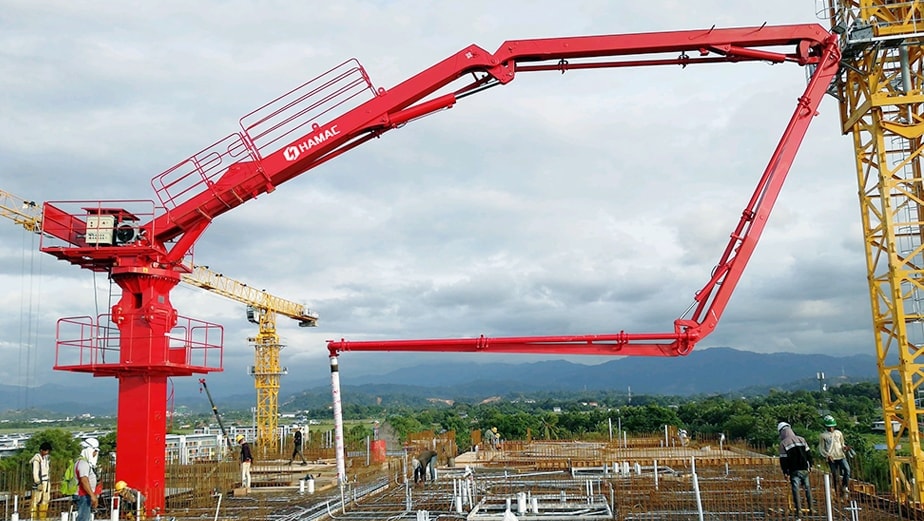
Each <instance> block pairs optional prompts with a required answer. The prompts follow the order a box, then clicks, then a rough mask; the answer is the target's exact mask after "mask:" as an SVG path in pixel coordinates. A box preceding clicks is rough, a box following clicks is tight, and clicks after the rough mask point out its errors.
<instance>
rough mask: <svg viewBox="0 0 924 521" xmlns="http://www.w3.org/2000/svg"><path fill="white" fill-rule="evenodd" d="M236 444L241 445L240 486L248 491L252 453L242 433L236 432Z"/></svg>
mask: <svg viewBox="0 0 924 521" xmlns="http://www.w3.org/2000/svg"><path fill="white" fill-rule="evenodd" d="M235 439H236V440H237V443H238V445H240V446H241V487H243V488H244V489H246V490H247V491H248V492H249V491H250V465H251V464H252V463H253V454H251V452H250V444H249V443H247V440H245V439H244V435H243V434H238V435H237V438H235Z"/></svg>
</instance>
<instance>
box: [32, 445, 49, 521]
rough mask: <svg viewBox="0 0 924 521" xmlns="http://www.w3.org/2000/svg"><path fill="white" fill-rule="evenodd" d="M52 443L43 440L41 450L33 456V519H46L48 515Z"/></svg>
mask: <svg viewBox="0 0 924 521" xmlns="http://www.w3.org/2000/svg"><path fill="white" fill-rule="evenodd" d="M49 454H51V443H49V442H47V441H43V442H42V444H41V445H40V446H39V451H38V452H36V453H35V455H34V456H32V459H31V460H29V463H30V464H31V465H32V506H31V508H30V510H29V512H30V514H31V518H32V519H45V518H46V517H47V516H48V503H49V502H50V501H51V482H50V481H49V479H48V470H49V464H50V460H51V458H50V457H49V456H48V455H49Z"/></svg>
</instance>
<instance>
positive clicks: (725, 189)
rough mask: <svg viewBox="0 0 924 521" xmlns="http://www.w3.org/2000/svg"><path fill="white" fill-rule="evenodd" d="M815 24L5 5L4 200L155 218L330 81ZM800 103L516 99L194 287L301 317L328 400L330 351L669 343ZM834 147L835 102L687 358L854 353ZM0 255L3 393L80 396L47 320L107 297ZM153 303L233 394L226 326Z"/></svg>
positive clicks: (410, 359)
mask: <svg viewBox="0 0 924 521" xmlns="http://www.w3.org/2000/svg"><path fill="white" fill-rule="evenodd" d="M820 7H821V2H813V1H810V0H780V1H775V2H766V1H757V0H737V1H735V2H724V1H717V0H702V1H697V2H687V1H679V0H649V1H647V2H623V1H612V0H608V1H580V0H575V1H569V2H561V1H542V0H532V1H514V0H510V1H504V2H494V1H487V0H471V1H467V2H449V1H446V2H425V1H393V2H389V1H358V0H342V1H337V2H280V1H265V2H249V1H239V0H238V1H208V0H206V1H198V2H189V1H176V0H162V1H158V2H103V1H92V0H91V1H82V2H74V1H63V0H47V1H42V2H35V1H32V0H0V104H2V117H0V164H2V168H0V188H2V189H4V190H7V191H10V192H12V193H14V194H17V195H19V196H22V197H24V198H26V199H34V200H36V201H46V200H101V199H154V194H153V191H152V189H151V186H150V179H151V178H152V177H154V176H155V175H157V174H159V173H160V172H161V171H163V170H165V169H166V168H169V167H170V166H172V165H174V164H176V163H177V162H179V161H181V160H183V159H185V158H186V157H188V156H189V155H191V154H193V153H195V152H196V151H198V150H201V149H203V148H205V147H206V146H208V145H209V144H210V143H213V142H214V141H216V140H218V139H219V138H221V137H223V136H226V135H228V134H230V133H231V132H234V131H236V129H237V128H238V127H237V125H238V119H239V118H240V117H241V116H243V115H244V114H246V113H248V112H250V111H251V110H253V109H255V108H256V107H258V106H260V105H262V104H263V103H265V102H267V101H270V100H272V99H273V98H275V97H276V96H278V95H280V94H282V93H284V92H286V91H288V90H289V89H291V88H293V87H295V86H297V85H299V84H301V83H303V82H305V81H307V80H309V79H311V78H313V77H315V76H317V75H319V74H321V73H323V72H324V71H326V70H328V69H329V68H331V67H333V66H334V65H336V64H338V63H340V62H342V61H344V60H346V59H348V58H353V57H355V58H357V59H358V60H359V61H360V62H361V63H362V64H363V65H364V66H365V68H366V70H367V71H368V73H369V75H370V77H371V79H372V81H373V82H374V84H375V85H376V86H377V87H384V88H386V89H387V88H390V87H391V86H393V85H395V84H397V83H399V82H401V81H403V80H405V79H406V78H408V77H409V76H411V75H413V74H415V73H417V72H419V71H421V70H423V69H425V68H426V67H429V66H430V65H432V64H434V63H436V62H437V61H439V60H441V59H443V58H445V57H447V56H449V55H451V54H453V53H455V52H456V51H458V50H460V49H462V48H464V47H465V46H467V45H469V44H472V43H475V44H477V45H479V46H481V47H483V48H485V49H487V50H489V51H492V52H493V51H494V50H495V49H497V47H498V45H500V43H501V42H503V41H504V40H507V39H522V38H540V37H542V38H544V37H555V36H577V35H588V34H612V33H632V32H647V31H669V30H683V29H698V28H709V27H711V26H713V25H715V26H717V27H735V26H757V25H761V24H763V23H765V22H766V23H768V24H790V23H813V22H814V23H820V24H822V25H824V26H827V22H826V21H825V20H822V19H819V18H818V17H817V16H816V13H817V12H819V11H820ZM804 86H805V71H804V70H802V69H801V68H800V67H798V66H795V65H791V64H787V65H774V66H771V65H768V64H763V63H748V64H719V65H708V66H701V67H688V68H686V69H680V68H679V67H667V68H658V69H619V70H603V71H600V70H598V71H574V72H569V73H567V74H565V75H561V74H559V73H557V72H554V73H531V74H521V75H519V76H518V77H517V79H516V80H515V81H513V82H512V83H511V84H509V85H507V86H504V87H501V88H495V89H491V90H489V91H487V92H485V93H482V94H479V95H476V96H472V97H470V98H467V99H465V100H462V101H461V102H460V103H459V104H458V105H456V106H455V107H454V108H452V109H451V110H448V111H443V112H440V113H438V114H435V115H433V116H430V117H427V118H423V119H421V120H418V121H414V122H412V123H411V124H408V125H407V126H406V127H404V128H401V129H398V130H394V131H391V132H389V133H387V134H385V135H384V136H383V137H382V138H381V139H377V140H374V141H372V142H370V143H367V144H365V145H363V146H361V147H359V148H357V149H355V150H353V151H351V152H349V153H347V154H345V155H344V156H342V157H340V158H337V159H335V160H333V161H331V162H329V163H327V164H325V165H323V166H321V167H319V168H317V169H315V170H312V171H310V172H308V173H306V174H304V175H302V176H300V177H298V178H296V179H294V180H292V181H290V182H288V183H286V184H283V185H282V186H281V187H279V189H278V190H276V191H275V192H274V193H272V194H268V195H265V196H262V197H260V198H259V199H257V200H255V201H251V202H248V203H247V204H245V205H243V206H242V207H239V208H237V209H235V210H234V211H232V212H229V213H227V214H225V215H222V216H221V217H219V218H218V219H216V221H215V222H214V223H213V224H212V226H211V227H210V228H209V229H208V231H207V232H206V233H205V235H204V236H203V238H202V239H201V240H200V242H199V243H198V245H197V247H196V250H195V253H196V258H195V261H196V263H198V264H203V265H208V266H210V267H211V268H212V269H213V270H215V271H219V272H221V273H224V274H225V275H228V276H231V277H234V278H236V279H238V280H242V281H244V282H247V283H248V284H251V285H253V286H256V287H260V288H265V289H267V290H268V291H270V292H272V293H274V294H276V295H279V296H281V297H285V298H288V299H291V300H295V301H299V302H304V303H305V304H307V305H308V306H309V307H310V308H311V309H313V310H315V311H317V312H318V313H319V314H320V317H321V319H320V322H319V327H318V328H316V329H311V330H309V329H299V328H296V327H295V325H294V324H292V323H289V321H287V319H284V318H280V319H279V320H280V331H281V333H282V335H283V339H284V342H285V343H286V345H287V347H286V348H285V350H284V351H283V364H284V365H286V366H287V367H288V369H289V371H290V374H292V373H298V374H300V375H304V376H312V377H313V376H317V377H323V376H324V374H325V373H326V371H327V351H326V349H325V343H324V340H326V339H329V338H341V337H343V338H347V339H350V340H361V339H371V338H379V339H386V338H393V339H398V338H430V337H459V336H477V335H479V334H485V335H488V336H511V335H545V334H572V333H574V334H584V333H609V332H617V331H619V330H626V331H628V332H651V331H668V330H670V329H671V328H672V323H673V320H674V319H675V318H677V317H679V316H680V315H681V314H682V313H683V312H684V310H685V309H686V308H687V306H688V305H689V304H690V303H691V301H692V297H693V295H694V293H695V291H697V290H698V289H699V288H700V287H701V286H702V285H703V284H704V283H705V281H706V280H707V278H708V277H709V274H710V272H711V270H712V268H713V266H714V265H715V263H716V261H717V260H718V258H719V255H720V254H721V251H722V248H723V247H724V246H725V244H726V242H727V239H728V236H729V233H730V232H731V231H732V229H733V228H734V226H735V225H736V223H737V220H738V217H739V216H740V214H741V210H742V209H743V208H744V206H745V204H746V202H747V200H748V198H749V197H750V195H751V192H752V190H753V187H754V185H755V183H756V181H757V179H758V177H759V175H760V173H761V171H762V170H763V168H764V166H765V164H766V161H767V159H768V158H769V156H770V154H771V152H772V150H773V148H774V146H775V145H776V142H777V140H778V139H779V137H780V135H781V133H782V131H783V129H784V127H785V125H786V122H787V120H788V119H789V117H790V115H791V113H792V111H793V109H794V107H795V103H796V99H797V97H798V96H799V95H800V94H801V92H802V89H803V88H804ZM838 128H839V125H838V115H837V103H836V100H834V99H833V98H828V99H826V100H825V101H824V102H823V104H822V106H821V111H820V115H819V117H817V118H816V120H815V121H814V123H813V125H812V128H811V129H810V131H809V135H808V138H807V139H806V141H805V143H804V144H803V146H802V148H801V151H800V153H799V156H798V158H797V160H796V162H795V164H794V167H793V170H792V172H791V174H790V177H789V180H788V181H787V184H786V186H785V187H784V189H783V193H782V196H781V197H780V199H779V201H778V203H777V205H776V208H775V210H774V212H773V215H772V217H771V219H770V223H769V225H768V227H767V230H766V232H765V234H764V237H763V239H762V241H761V243H760V245H759V246H758V248H757V251H756V253H755V255H754V257H753V258H752V260H751V262H750V265H749V267H748V269H747V270H746V271H745V273H744V276H743V279H742V280H741V283H740V285H739V287H738V289H737V291H736V293H735V295H734V296H733V298H732V300H731V302H730V305H729V307H728V309H727V312H726V314H725V316H724V318H723V320H722V322H720V324H719V326H718V328H717V330H716V331H715V333H713V334H712V335H711V336H710V337H708V338H707V339H706V340H705V341H703V342H702V343H701V344H700V345H699V347H698V349H705V348H709V347H713V346H729V347H734V348H738V349H744V350H751V351H756V352H798V353H825V354H831V355H849V354H858V353H867V354H873V353H874V347H873V336H872V332H871V325H870V324H871V319H870V313H869V302H868V292H867V289H866V282H865V268H864V265H865V263H864V254H863V249H862V232H861V227H860V222H859V211H858V202H857V195H856V192H857V187H856V176H855V173H854V168H853V160H852V157H853V151H852V146H851V142H850V140H849V138H847V137H844V136H842V135H841V134H840V132H839V130H838ZM0 240H2V244H3V248H2V251H0V284H2V287H3V288H4V291H3V292H2V293H0V357H2V359H3V360H4V361H7V360H9V361H13V360H15V361H16V363H4V364H0V381H3V382H4V383H21V384H29V385H38V384H42V383H47V382H51V381H65V379H66V378H83V379H86V378H89V377H87V376H83V375H69V376H68V375H62V374H60V373H56V372H54V371H52V370H51V366H52V365H53V356H54V335H55V322H56V320H57V319H58V318H61V317H66V316H78V315H95V314H97V313H102V312H106V310H107V309H108V308H109V306H111V304H112V303H113V302H114V300H115V299H116V298H117V297H112V296H110V292H111V291H112V289H111V288H110V285H109V282H108V280H107V279H106V277H105V275H96V276H95V277H94V275H92V274H91V273H90V272H88V271H85V270H79V269H77V268H75V267H73V266H70V265H68V264H65V263H63V262H61V261H56V260H54V259H53V258H51V257H50V256H47V255H43V254H40V253H37V252H36V250H37V249H38V243H37V238H36V237H35V236H33V235H30V234H28V233H26V232H24V231H22V230H20V229H19V228H17V227H16V226H15V225H13V223H12V222H7V223H6V224H4V225H2V226H0ZM173 303H174V305H175V306H176V308H177V309H178V310H179V313H180V314H181V315H185V316H190V317H195V318H198V319H201V320H208V321H213V322H217V323H220V324H222V325H223V326H224V327H225V328H226V329H225V338H226V342H225V346H226V347H225V366H226V371H225V373H223V374H220V375H215V376H214V377H212V378H213V379H215V380H217V381H218V382H223V383H224V384H225V385H241V383H242V382H249V379H248V378H247V377H246V376H245V368H246V366H248V365H250V364H251V363H252V356H253V355H252V350H251V348H250V346H249V345H248V343H247V340H246V339H247V337H249V336H253V335H254V334H255V326H253V325H252V324H249V323H248V322H247V321H246V319H245V317H244V311H243V306H242V305H240V304H237V303H234V302H231V301H228V300H225V299H222V298H221V297H218V296H215V295H213V294H210V293H207V292H204V291H202V290H197V289H193V288H190V287H186V286H183V285H181V286H180V287H178V288H177V289H176V290H175V291H174V293H173ZM445 356H446V355H433V356H428V357H423V356H419V355H416V356H415V355H411V354H389V355H369V354H362V353H346V354H344V356H343V357H342V360H341V367H342V368H343V374H344V379H346V378H348V375H349V372H351V371H352V372H354V374H359V373H369V372H374V371H382V370H385V369H387V368H388V367H393V366H396V365H409V364H412V363H417V361H418V360H423V359H426V360H431V361H432V360H440V359H441V358H440V357H445ZM471 356H473V355H471ZM492 356H493V357H496V356H497V355H483V356H482V357H474V356H473V359H475V360H478V361H483V362H485V363H489V362H491V361H492V360H496V359H497V358H492ZM557 358H560V357H557ZM444 359H446V360H448V358H444ZM535 359H536V357H522V358H521V360H524V361H526V360H535ZM576 361H578V362H583V363H600V362H602V361H604V359H602V358H583V359H578V360H576ZM190 380H191V379H190ZM190 385H192V384H190Z"/></svg>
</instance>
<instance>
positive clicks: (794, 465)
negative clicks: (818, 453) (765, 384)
mask: <svg viewBox="0 0 924 521" xmlns="http://www.w3.org/2000/svg"><path fill="white" fill-rule="evenodd" d="M776 428H777V430H778V431H779V434H780V468H781V469H783V475H784V476H786V477H787V478H788V479H789V486H790V489H791V490H792V502H793V506H795V509H796V521H799V518H801V517H802V506H801V502H800V500H799V489H800V488H802V489H803V490H805V502H806V506H807V507H808V511H809V515H814V513H815V505H814V504H813V503H812V488H811V485H810V483H809V472H810V471H811V470H812V453H811V449H809V446H808V444H807V443H806V442H805V438H803V437H802V436H798V435H796V433H795V432H793V430H792V427H791V426H790V425H789V424H788V423H786V422H780V423H778V424H777V425H776Z"/></svg>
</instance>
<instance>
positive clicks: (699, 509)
mask: <svg viewBox="0 0 924 521" xmlns="http://www.w3.org/2000/svg"><path fill="white" fill-rule="evenodd" d="M693 493H694V494H695V495H696V513H697V514H698V515H699V521H703V498H702V496H701V495H700V493H699V479H698V478H697V477H696V472H693Z"/></svg>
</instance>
